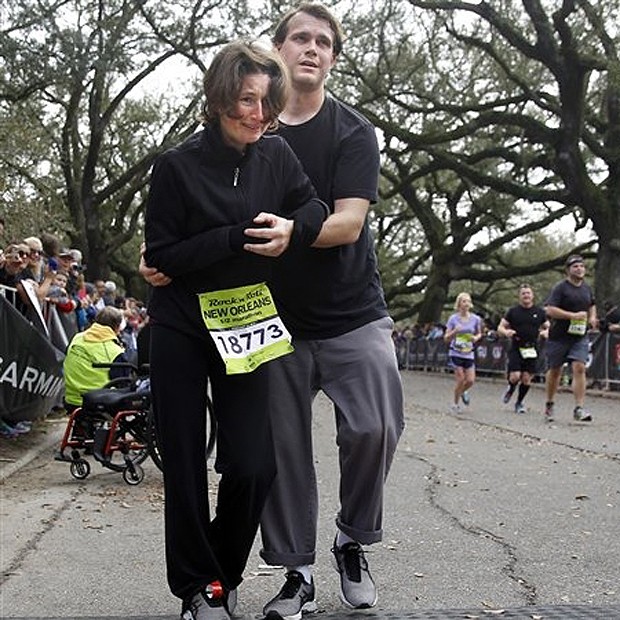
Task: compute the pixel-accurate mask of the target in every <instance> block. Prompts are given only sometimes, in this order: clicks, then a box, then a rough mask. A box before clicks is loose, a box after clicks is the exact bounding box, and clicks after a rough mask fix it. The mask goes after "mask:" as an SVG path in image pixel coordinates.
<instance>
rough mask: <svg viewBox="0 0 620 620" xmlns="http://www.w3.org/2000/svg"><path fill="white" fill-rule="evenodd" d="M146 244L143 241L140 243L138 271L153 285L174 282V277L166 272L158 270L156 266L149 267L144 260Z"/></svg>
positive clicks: (166, 284) (164, 284)
mask: <svg viewBox="0 0 620 620" xmlns="http://www.w3.org/2000/svg"><path fill="white" fill-rule="evenodd" d="M145 250H146V245H145V244H144V243H142V244H141V245H140V266H139V267H138V273H139V274H140V275H141V276H142V277H143V278H144V279H145V280H146V281H147V282H148V283H149V284H150V285H151V286H168V284H170V282H172V278H169V277H168V276H167V275H166V274H165V273H161V271H157V269H155V267H149V266H148V265H147V264H146V261H145V260H144V252H145Z"/></svg>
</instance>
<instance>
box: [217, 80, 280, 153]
mask: <svg viewBox="0 0 620 620" xmlns="http://www.w3.org/2000/svg"><path fill="white" fill-rule="evenodd" d="M270 81H271V78H270V77H269V76H268V75H266V74H264V73H253V74H252V75H246V76H245V77H244V78H243V83H242V85H241V92H240V93H239V98H238V99H237V103H236V104H235V105H234V107H233V109H232V110H230V111H229V112H222V113H220V126H221V128H222V136H223V138H224V142H226V144H228V146H232V147H233V148H235V149H237V150H238V151H240V152H243V151H244V150H245V147H246V146H247V145H248V144H252V143H253V142H256V141H257V140H258V139H259V138H260V137H261V136H262V135H263V134H264V133H265V131H266V129H267V127H268V126H269V124H270V123H271V120H272V118H271V112H270V110H269V107H268V104H267V94H268V92H269V84H270Z"/></svg>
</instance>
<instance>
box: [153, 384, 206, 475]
mask: <svg viewBox="0 0 620 620" xmlns="http://www.w3.org/2000/svg"><path fill="white" fill-rule="evenodd" d="M216 438H217V422H216V420H215V412H214V410H213V402H212V401H211V398H210V397H208V396H207V435H206V442H207V445H206V449H205V453H206V458H207V459H209V458H210V457H211V455H212V454H213V450H214V449H215V440H216ZM147 442H148V453H149V455H150V457H151V459H152V460H153V463H155V465H156V466H157V468H158V469H159V470H160V471H163V463H162V458H161V454H160V452H159V447H158V446H157V435H156V433H155V415H154V413H153V407H151V408H150V409H149V412H148V416H147Z"/></svg>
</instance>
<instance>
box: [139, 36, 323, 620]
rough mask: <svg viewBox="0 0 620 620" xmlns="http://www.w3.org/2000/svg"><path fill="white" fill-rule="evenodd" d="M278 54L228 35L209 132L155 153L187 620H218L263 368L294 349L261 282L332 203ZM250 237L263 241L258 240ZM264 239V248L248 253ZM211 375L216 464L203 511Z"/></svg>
mask: <svg viewBox="0 0 620 620" xmlns="http://www.w3.org/2000/svg"><path fill="white" fill-rule="evenodd" d="M287 88H288V78H287V73H286V69H285V67H284V65H283V64H282V62H281V60H280V59H279V57H278V56H277V54H276V53H274V52H272V51H269V50H266V49H263V48H262V47H260V46H258V45H256V44H248V43H243V42H235V43H231V44H229V45H227V46H225V47H224V48H223V49H222V50H221V51H220V52H219V53H218V54H217V56H216V57H215V59H214V61H213V63H212V64H211V66H210V68H209V70H208V72H207V73H206V75H205V80H204V91H205V97H206V103H205V107H204V116H205V122H204V128H203V129H202V131H200V132H197V133H195V134H193V135H192V136H191V137H190V138H189V139H187V140H186V141H185V142H184V143H182V144H181V145H179V146H177V147H175V148H173V149H171V150H169V151H167V152H166V153H164V154H163V155H162V156H161V157H160V158H159V159H158V160H157V162H156V164H155V166H154V169H153V175H152V180H151V188H150V194H149V199H148V205H147V215H146V251H145V258H146V260H147V263H148V264H149V266H153V267H156V268H157V269H158V270H159V271H161V272H163V273H166V275H168V276H171V277H172V282H171V284H169V285H168V286H164V287H157V288H155V289H154V290H153V292H152V297H151V301H150V303H149V316H150V321H151V349H150V372H151V389H152V394H153V403H154V407H155V414H156V421H157V433H158V442H159V445H160V448H161V453H162V457H163V462H164V488H165V528H166V557H167V569H168V582H169V585H170V588H171V590H172V592H173V594H174V595H176V596H178V597H179V598H181V599H182V601H183V606H182V612H181V617H182V618H184V619H186V620H226V619H227V618H229V617H230V616H229V610H230V608H231V607H232V598H233V596H231V595H230V593H231V592H232V591H234V590H235V589H236V587H237V586H238V585H239V583H240V582H241V579H242V577H241V575H242V572H243V570H244V568H245V565H246V562H247V558H248V555H249V553H250V550H251V547H252V543H253V541H254V537H255V535H256V530H257V527H258V523H259V518H260V514H261V511H262V507H263V504H264V501H265V498H266V496H267V493H268V491H269V488H270V485H271V482H272V480H273V477H274V475H275V460H274V454H273V444H272V438H271V427H270V420H269V410H268V400H267V395H268V393H269V390H270V385H269V364H268V363H266V362H268V361H269V360H270V359H273V358H274V357H278V356H280V355H284V354H286V353H287V352H289V351H290V350H291V347H290V336H289V335H288V333H287V331H286V328H285V327H284V325H283V324H282V322H281V321H280V320H279V317H278V315H277V309H276V308H275V307H274V304H273V301H272V298H271V294H270V292H269V290H268V288H267V285H265V282H268V281H269V275H270V267H271V265H272V263H273V260H274V259H275V257H277V256H279V255H280V254H282V253H283V252H284V251H286V249H287V248H288V247H289V245H293V246H294V245H296V244H298V245H310V244H311V243H312V242H313V241H314V240H315V238H316V237H317V235H318V233H319V231H320V229H321V225H322V222H323V221H324V219H325V218H326V217H327V213H328V212H327V207H326V206H325V205H324V203H322V202H321V201H320V200H318V199H317V198H316V193H315V192H314V189H313V187H312V185H311V183H310V181H309V180H308V178H307V177H306V176H305V174H304V172H303V171H302V168H301V165H300V164H299V162H298V160H297V158H296V157H295V155H294V154H293V152H292V151H291V149H290V148H289V147H288V145H287V144H286V142H285V141H284V140H283V139H281V138H279V137H278V136H275V135H264V134H265V132H266V131H267V130H268V129H270V128H273V127H274V126H275V124H276V122H277V117H278V114H279V113H280V111H281V110H282V109H283V107H284V103H285V100H286V93H287ZM257 239H258V241H257ZM246 243H254V244H256V243H262V244H263V245H262V246H261V248H260V254H257V253H256V252H255V251H254V252H250V251H247V250H246V249H244V246H245V244H246ZM208 382H210V385H211V393H212V399H213V405H214V410H215V414H216V417H217V421H218V431H217V432H218V434H217V459H216V464H215V468H216V471H217V472H218V473H219V474H221V480H220V483H219V488H218V494H217V508H216V510H215V516H214V518H213V519H211V518H210V515H209V504H208V486H207V473H206V468H205V412H206V395H207V383H208Z"/></svg>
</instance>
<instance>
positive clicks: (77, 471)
mask: <svg viewBox="0 0 620 620" xmlns="http://www.w3.org/2000/svg"><path fill="white" fill-rule="evenodd" d="M69 471H70V472H71V475H72V476H73V477H74V478H76V479H77V480H84V479H85V478H88V475H89V474H90V463H89V462H88V461H87V460H86V459H78V460H77V461H71V465H69Z"/></svg>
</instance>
